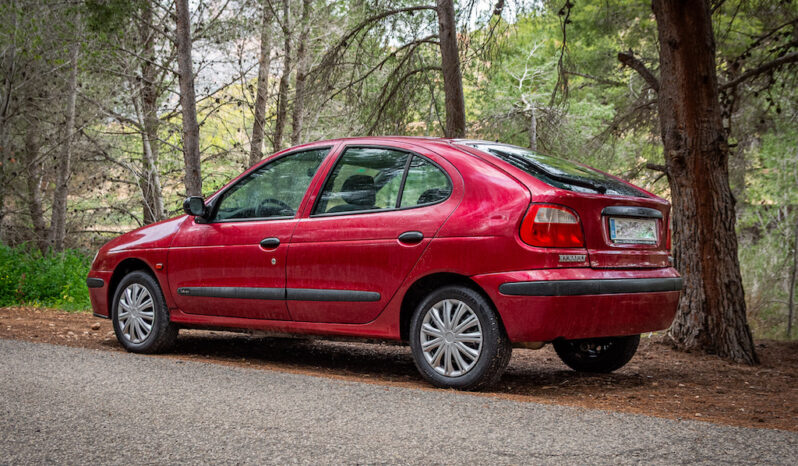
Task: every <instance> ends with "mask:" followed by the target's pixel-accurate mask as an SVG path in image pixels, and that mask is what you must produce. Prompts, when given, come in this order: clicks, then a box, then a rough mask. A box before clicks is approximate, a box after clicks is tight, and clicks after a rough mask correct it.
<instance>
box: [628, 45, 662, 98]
mask: <svg viewBox="0 0 798 466" xmlns="http://www.w3.org/2000/svg"><path fill="white" fill-rule="evenodd" d="M618 61H620V62H621V63H622V64H623V65H624V66H628V67H629V68H631V69H633V70H635V71H637V74H639V75H640V76H641V77H642V78H643V79H645V80H646V82H647V83H648V85H649V86H651V88H652V89H654V90H655V91H657V92H659V80H657V78H656V77H655V76H654V73H652V72H651V70H649V69H648V68H647V67H646V65H645V63H643V62H642V61H640V59H639V58H637V57H635V55H634V52H632V51H631V50H629V51H628V52H619V53H618Z"/></svg>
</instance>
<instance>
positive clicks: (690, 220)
mask: <svg viewBox="0 0 798 466" xmlns="http://www.w3.org/2000/svg"><path fill="white" fill-rule="evenodd" d="M653 10H654V14H655V16H656V19H657V29H658V32H659V43H660V75H661V78H660V91H659V99H658V100H659V102H658V105H659V118H660V130H661V133H662V141H663V145H664V152H665V161H666V166H667V170H668V181H669V183H670V188H671V195H672V197H673V232H674V244H675V251H674V258H675V261H676V265H677V267H678V268H679V271H680V272H681V274H682V277H683V278H684V284H685V286H684V291H683V293H682V296H681V300H680V301H679V309H678V313H677V316H676V319H675V320H674V322H673V325H672V326H671V329H670V336H671V338H672V339H673V341H674V342H675V343H676V344H677V345H678V346H680V347H682V348H684V349H696V350H701V351H705V352H709V353H714V354H717V355H719V356H721V357H724V358H727V359H731V360H733V361H738V362H743V363H747V364H756V363H758V359H757V355H756V352H755V351H754V344H753V339H752V337H751V331H750V329H749V328H748V323H747V319H746V307H745V299H744V293H743V286H742V279H741V276H740V265H739V261H738V257H737V236H736V234H735V231H734V224H735V213H734V199H733V197H732V193H731V189H730V187H729V172H728V162H729V147H728V143H727V139H726V134H725V132H724V129H723V125H722V122H721V111H720V102H719V100H718V80H717V75H716V68H715V41H714V37H713V33H712V17H711V13H710V9H709V4H708V2H707V1H689V0H654V1H653Z"/></svg>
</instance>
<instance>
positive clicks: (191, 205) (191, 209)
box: [183, 196, 208, 218]
mask: <svg viewBox="0 0 798 466" xmlns="http://www.w3.org/2000/svg"><path fill="white" fill-rule="evenodd" d="M183 212H185V213H187V214H189V215H194V216H195V217H200V218H205V216H206V215H208V208H207V207H205V199H203V198H202V197H200V196H190V197H187V198H186V200H185V201H183Z"/></svg>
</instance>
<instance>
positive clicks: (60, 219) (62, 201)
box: [50, 41, 80, 252]
mask: <svg viewBox="0 0 798 466" xmlns="http://www.w3.org/2000/svg"><path fill="white" fill-rule="evenodd" d="M79 53H80V42H78V41H76V42H75V43H73V44H72V46H71V47H70V50H69V59H70V61H71V69H70V72H69V88H68V89H67V106H66V124H65V125H64V134H65V137H64V141H63V142H62V144H63V145H62V146H61V157H60V158H59V159H58V164H57V165H56V175H55V176H56V182H55V190H54V192H53V212H52V217H51V218H52V220H51V221H50V232H51V235H52V245H53V249H54V250H55V251H57V252H61V251H63V250H64V238H65V237H66V218H67V197H68V196H69V178H70V177H71V175H72V142H73V136H74V131H75V100H76V98H77V95H78V54H79Z"/></svg>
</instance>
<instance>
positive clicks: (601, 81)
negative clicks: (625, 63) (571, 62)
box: [564, 70, 623, 86]
mask: <svg viewBox="0 0 798 466" xmlns="http://www.w3.org/2000/svg"><path fill="white" fill-rule="evenodd" d="M564 73H565V74H572V75H574V76H580V77H582V78H587V79H592V80H593V81H596V82H597V83H599V84H606V85H608V86H623V83H622V82H620V81H615V80H613V79H605V78H600V77H598V76H593V75H592V74H586V73H579V72H576V71H568V70H565V71H564Z"/></svg>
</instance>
